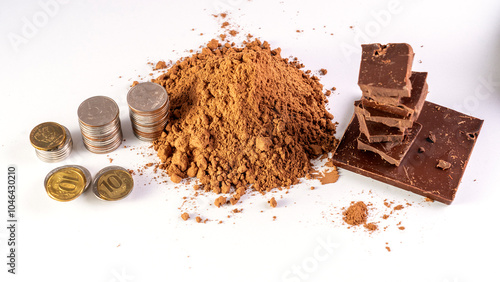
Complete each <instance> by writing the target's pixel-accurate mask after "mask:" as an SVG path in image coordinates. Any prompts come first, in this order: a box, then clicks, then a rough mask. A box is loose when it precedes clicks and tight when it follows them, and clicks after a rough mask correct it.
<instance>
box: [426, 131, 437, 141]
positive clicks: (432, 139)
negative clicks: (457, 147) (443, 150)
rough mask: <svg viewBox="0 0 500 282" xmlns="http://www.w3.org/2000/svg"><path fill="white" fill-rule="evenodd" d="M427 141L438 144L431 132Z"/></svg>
mask: <svg viewBox="0 0 500 282" xmlns="http://www.w3.org/2000/svg"><path fill="white" fill-rule="evenodd" d="M427 141H429V142H431V143H436V135H435V134H434V133H432V132H429V136H428V137H427Z"/></svg>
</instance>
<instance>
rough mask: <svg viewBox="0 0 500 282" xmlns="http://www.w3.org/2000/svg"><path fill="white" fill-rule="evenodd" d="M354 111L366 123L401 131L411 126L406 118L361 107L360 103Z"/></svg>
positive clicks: (409, 120)
mask: <svg viewBox="0 0 500 282" xmlns="http://www.w3.org/2000/svg"><path fill="white" fill-rule="evenodd" d="M354 111H355V112H356V114H358V116H359V115H361V116H363V118H364V119H365V120H366V121H373V122H378V123H382V124H385V125H387V126H390V127H397V128H398V129H399V130H402V131H404V130H405V129H407V128H410V127H412V126H413V121H412V120H411V119H410V118H408V117H404V116H400V115H397V114H392V113H388V112H384V111H381V110H378V109H376V108H372V107H369V106H363V104H362V103H360V104H359V105H357V106H356V107H355V108H354Z"/></svg>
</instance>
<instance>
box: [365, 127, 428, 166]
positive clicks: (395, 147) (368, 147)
mask: <svg viewBox="0 0 500 282" xmlns="http://www.w3.org/2000/svg"><path fill="white" fill-rule="evenodd" d="M421 129H422V125H421V124H419V123H414V124H413V127H412V128H409V129H408V132H407V134H406V135H405V137H404V139H403V141H402V142H377V143H370V142H368V139H367V138H366V136H364V134H360V135H359V137H358V149H359V150H365V151H371V152H374V153H375V154H377V155H379V156H380V157H382V159H384V160H386V161H387V162H389V163H390V164H393V165H395V166H399V165H400V164H401V160H403V158H404V156H405V155H406V152H408V150H409V149H410V147H411V145H412V144H413V141H415V138H416V137H417V135H418V133H419V132H420V130H421Z"/></svg>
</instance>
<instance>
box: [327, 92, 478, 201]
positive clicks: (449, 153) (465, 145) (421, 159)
mask: <svg viewBox="0 0 500 282" xmlns="http://www.w3.org/2000/svg"><path fill="white" fill-rule="evenodd" d="M416 122H417V123H419V124H421V125H422V129H421V130H420V132H419V133H418V135H417V137H416V139H415V140H414V141H413V144H412V145H411V147H410V149H409V150H408V152H407V153H406V156H405V157H404V158H403V160H402V161H401V163H400V164H399V166H394V165H392V164H390V163H388V162H386V161H385V160H383V159H381V158H380V156H378V155H377V154H375V153H373V152H368V151H363V150H359V149H358V137H359V135H360V131H359V122H358V119H357V117H356V115H353V118H352V120H351V122H350V124H349V126H348V127H347V130H346V131H345V133H344V136H343V137H342V139H341V141H340V143H339V145H338V146H337V149H336V150H335V152H334V154H333V157H332V162H333V163H334V164H335V165H337V166H339V167H341V168H344V169H347V170H350V171H353V172H355V173H359V174H362V175H365V176H368V177H371V178H373V179H376V180H379V181H382V182H384V183H387V184H390V185H394V186H396V187H399V188H402V189H405V190H408V191H411V192H414V193H417V194H419V195H422V196H425V197H429V198H431V199H433V200H436V201H440V202H443V203H445V204H451V202H452V201H453V199H454V198H455V195H456V193H457V189H458V185H459V184H460V180H461V178H462V176H463V174H464V171H465V167H466V166H467V162H468V160H469V157H470V155H471V153H472V149H473V148H474V144H475V143H476V140H477V137H478V135H479V132H480V130H481V126H482V124H483V121H482V120H480V119H477V118H474V117H471V116H468V115H465V114H462V113H459V112H456V111H454V110H451V109H448V108H445V107H442V106H438V105H436V104H434V103H431V102H425V103H424V105H423V108H422V111H421V113H420V115H419V118H418V119H417V120H416ZM430 133H432V134H434V135H435V136H436V141H435V143H431V142H429V141H427V137H428V136H429V134H430ZM439 160H442V161H445V162H447V163H449V164H450V166H449V168H448V169H446V170H443V169H441V168H439V167H436V165H437V164H438V163H439Z"/></svg>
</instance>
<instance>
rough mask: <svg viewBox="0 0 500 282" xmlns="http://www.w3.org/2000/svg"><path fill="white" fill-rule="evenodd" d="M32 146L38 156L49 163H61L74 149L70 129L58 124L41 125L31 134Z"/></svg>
mask: <svg viewBox="0 0 500 282" xmlns="http://www.w3.org/2000/svg"><path fill="white" fill-rule="evenodd" d="M30 142H31V145H32V146H33V147H34V148H35V153H36V156H37V157H38V158H39V159H40V160H42V161H44V162H47V163H55V162H60V161H62V160H64V159H65V158H67V157H68V156H69V155H70V154H71V151H72V149H73V139H72V138H71V133H70V132H69V130H68V128H66V127H65V126H64V125H60V124H58V123H56V122H44V123H41V124H39V125H37V126H35V128H33V130H32V131H31V133H30Z"/></svg>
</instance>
